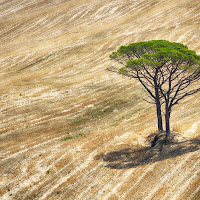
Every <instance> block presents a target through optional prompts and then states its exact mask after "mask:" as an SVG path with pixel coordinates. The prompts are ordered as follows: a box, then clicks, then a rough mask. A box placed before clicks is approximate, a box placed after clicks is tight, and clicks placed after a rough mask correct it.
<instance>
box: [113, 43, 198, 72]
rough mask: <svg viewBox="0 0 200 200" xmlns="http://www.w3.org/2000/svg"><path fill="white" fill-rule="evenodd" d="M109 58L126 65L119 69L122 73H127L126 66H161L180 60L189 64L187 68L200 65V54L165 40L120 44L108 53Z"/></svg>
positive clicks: (174, 63)
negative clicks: (114, 50)
mask: <svg viewBox="0 0 200 200" xmlns="http://www.w3.org/2000/svg"><path fill="white" fill-rule="evenodd" d="M110 58H111V59H115V60H117V61H120V62H121V63H123V64H124V65H125V66H126V68H124V67H123V68H121V69H120V73H122V74H124V73H127V71H126V69H127V68H129V69H131V68H135V67H143V66H144V65H145V66H149V67H161V66H163V63H165V64H166V63H167V64H172V65H177V64H178V63H179V62H180V61H182V62H183V65H185V63H187V66H190V68H188V69H192V68H191V66H192V65H198V66H199V67H200V56H198V55H197V54H196V52H195V51H192V50H188V47H187V46H185V45H183V44H181V43H176V42H169V41H166V40H151V41H146V42H138V43H133V44H130V45H128V46H121V47H120V48H119V49H118V50H117V51H116V52H113V53H112V54H111V55H110ZM180 67H181V65H180ZM195 67H196V66H195ZM198 70H199V69H198Z"/></svg>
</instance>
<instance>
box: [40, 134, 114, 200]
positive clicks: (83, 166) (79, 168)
mask: <svg viewBox="0 0 200 200" xmlns="http://www.w3.org/2000/svg"><path fill="white" fill-rule="evenodd" d="M100 137H102V136H100ZM108 137H109V133H108ZM94 140H97V141H100V140H99V138H98V137H95V138H93V139H92V140H89V141H86V142H85V143H84V144H83V145H81V148H83V147H84V146H86V144H87V143H91V142H93V141H94ZM108 141H109V142H108V143H106V146H109V145H111V144H112V140H108ZM106 146H105V148H106ZM81 148H80V150H81ZM100 149H101V146H99V147H97V148H95V150H93V151H92V152H91V153H89V155H87V159H86V161H83V162H79V166H77V167H76V168H75V171H74V170H73V171H72V172H71V173H70V174H69V175H67V177H66V176H65V177H61V178H60V180H58V181H57V183H56V184H55V185H54V186H52V185H51V189H50V190H47V192H46V193H45V194H43V196H42V197H40V199H46V198H47V197H48V195H50V194H51V192H53V191H54V190H55V189H56V188H58V187H59V186H60V185H62V184H64V183H66V181H67V180H68V178H69V177H70V175H71V176H73V175H74V174H76V173H77V172H78V171H82V170H84V169H87V167H88V166H89V164H90V162H91V161H93V157H94V156H95V155H96V154H97V152H98V151H99V150H100ZM84 157H86V156H84ZM77 161H78V160H77ZM77 161H76V162H77ZM76 164H77V165H78V163H76ZM90 165H91V164H90ZM97 165H99V164H97ZM96 167H98V166H96ZM62 170H64V169H62ZM89 172H90V171H89ZM59 173H60V172H59ZM84 176H85V175H84ZM80 180H81V179H80ZM67 185H68V184H67ZM73 185H74V184H73ZM67 187H70V185H68V186H67Z"/></svg>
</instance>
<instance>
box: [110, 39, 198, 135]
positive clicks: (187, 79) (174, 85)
mask: <svg viewBox="0 0 200 200" xmlns="http://www.w3.org/2000/svg"><path fill="white" fill-rule="evenodd" d="M110 58H111V59H114V60H116V61H117V62H119V63H120V64H122V65H123V67H121V68H120V69H119V73H121V74H122V75H125V76H128V77H131V78H136V79H138V80H139V81H140V83H141V84H142V85H143V87H144V88H145V90H146V92H147V93H148V97H149V99H150V100H147V99H145V100H146V101H148V102H149V103H155V104H156V110H157V119H158V129H159V131H160V132H162V131H163V126H162V113H161V107H162V104H165V127H166V135H169V134H170V125H169V119H170V114H171V110H172V107H173V106H174V105H176V104H177V103H179V101H180V100H182V99H183V98H185V97H186V96H189V95H192V94H194V93H196V92H198V91H199V90H200V85H199V84H195V83H198V81H199V80H200V56H199V55H197V54H196V52H195V51H192V50H189V49H188V47H187V46H185V45H183V44H181V43H176V42H169V41H166V40H151V41H146V42H138V43H133V44H130V45H128V46H121V47H120V48H119V49H118V50H117V51H116V52H113V53H112V54H111V55H110Z"/></svg>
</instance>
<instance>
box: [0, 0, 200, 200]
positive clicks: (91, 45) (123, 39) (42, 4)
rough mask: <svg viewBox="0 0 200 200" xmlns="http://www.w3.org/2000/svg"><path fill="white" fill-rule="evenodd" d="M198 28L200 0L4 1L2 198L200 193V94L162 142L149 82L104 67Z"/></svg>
mask: <svg viewBox="0 0 200 200" xmlns="http://www.w3.org/2000/svg"><path fill="white" fill-rule="evenodd" d="M199 38H200V2H199V0H181V1H180V0H168V1H166V0H137V1H136V0H112V1H111V0H106V1H105V0H101V1H95V0H87V1H86V0H76V1H75V0H55V1H52V0H1V1H0V45H1V47H0V81H1V84H0V109H1V114H0V122H1V123H0V199H1V200H12V199H16V200H32V199H34V200H53V199H60V200H199V199H200V138H199V137H200V93H199V94H196V95H193V96H192V97H189V98H187V99H185V100H184V101H182V102H181V103H180V104H179V105H177V106H176V107H174V110H173V112H172V117H171V127H172V129H173V131H174V142H173V143H170V144H168V145H165V146H164V148H163V151H162V152H161V153H159V150H158V149H157V148H155V149H153V150H152V149H149V148H148V146H149V142H148V141H149V140H150V139H149V137H148V136H151V133H154V132H155V131H156V115H155V114H156V113H155V107H154V105H152V104H148V103H146V102H144V101H143V100H142V98H143V97H144V95H145V92H144V91H143V89H142V86H141V85H140V84H139V83H138V82H137V81H136V80H131V79H129V78H126V77H122V76H120V75H118V74H115V73H112V72H109V71H107V70H106V68H107V67H110V66H112V65H113V66H115V63H114V62H113V61H110V59H109V55H110V54H111V53H112V51H115V50H117V48H118V47H119V46H121V45H128V44H129V43H133V42H139V41H146V40H153V39H164V40H169V41H171V42H181V43H183V44H185V45H187V46H188V47H189V48H190V49H192V50H195V51H196V52H197V54H200V42H199Z"/></svg>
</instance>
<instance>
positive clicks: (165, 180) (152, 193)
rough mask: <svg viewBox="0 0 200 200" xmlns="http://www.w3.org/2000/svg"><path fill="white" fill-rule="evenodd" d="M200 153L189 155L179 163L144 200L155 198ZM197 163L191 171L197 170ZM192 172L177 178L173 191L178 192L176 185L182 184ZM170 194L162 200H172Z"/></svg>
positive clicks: (168, 192)
mask: <svg viewBox="0 0 200 200" xmlns="http://www.w3.org/2000/svg"><path fill="white" fill-rule="evenodd" d="M197 153H198V152H194V153H189V154H188V155H187V156H186V157H185V158H184V159H183V160H182V161H181V162H179V163H178V165H176V166H175V167H174V168H173V169H172V170H171V171H170V172H169V173H167V174H166V175H165V176H164V177H162V180H160V182H159V184H158V185H156V187H154V188H152V189H151V192H150V193H149V194H148V195H147V196H146V197H145V198H144V200H150V199H152V198H153V196H154V195H155V193H156V192H157V191H158V190H159V189H160V188H161V187H162V186H163V185H165V184H167V182H169V181H170V180H171V179H172V178H173V176H175V175H176V174H177V173H178V170H180V169H181V168H182V167H183V165H185V163H186V162H187V161H188V160H190V159H191V157H192V156H193V155H195V154H197ZM196 165H197V163H196V164H195V165H194V167H192V168H191V171H192V170H194V169H195V167H196ZM191 171H189V172H187V173H185V174H184V176H182V177H177V180H176V184H174V185H173V189H174V188H176V189H175V191H177V187H176V185H178V183H180V182H181V181H182V179H185V178H186V177H185V176H188V175H190V173H191ZM181 192H182V191H181ZM169 194H170V190H169V191H167V194H166V195H165V197H163V198H162V199H163V200H164V199H166V200H167V199H171V198H169V197H168V195H169Z"/></svg>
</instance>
